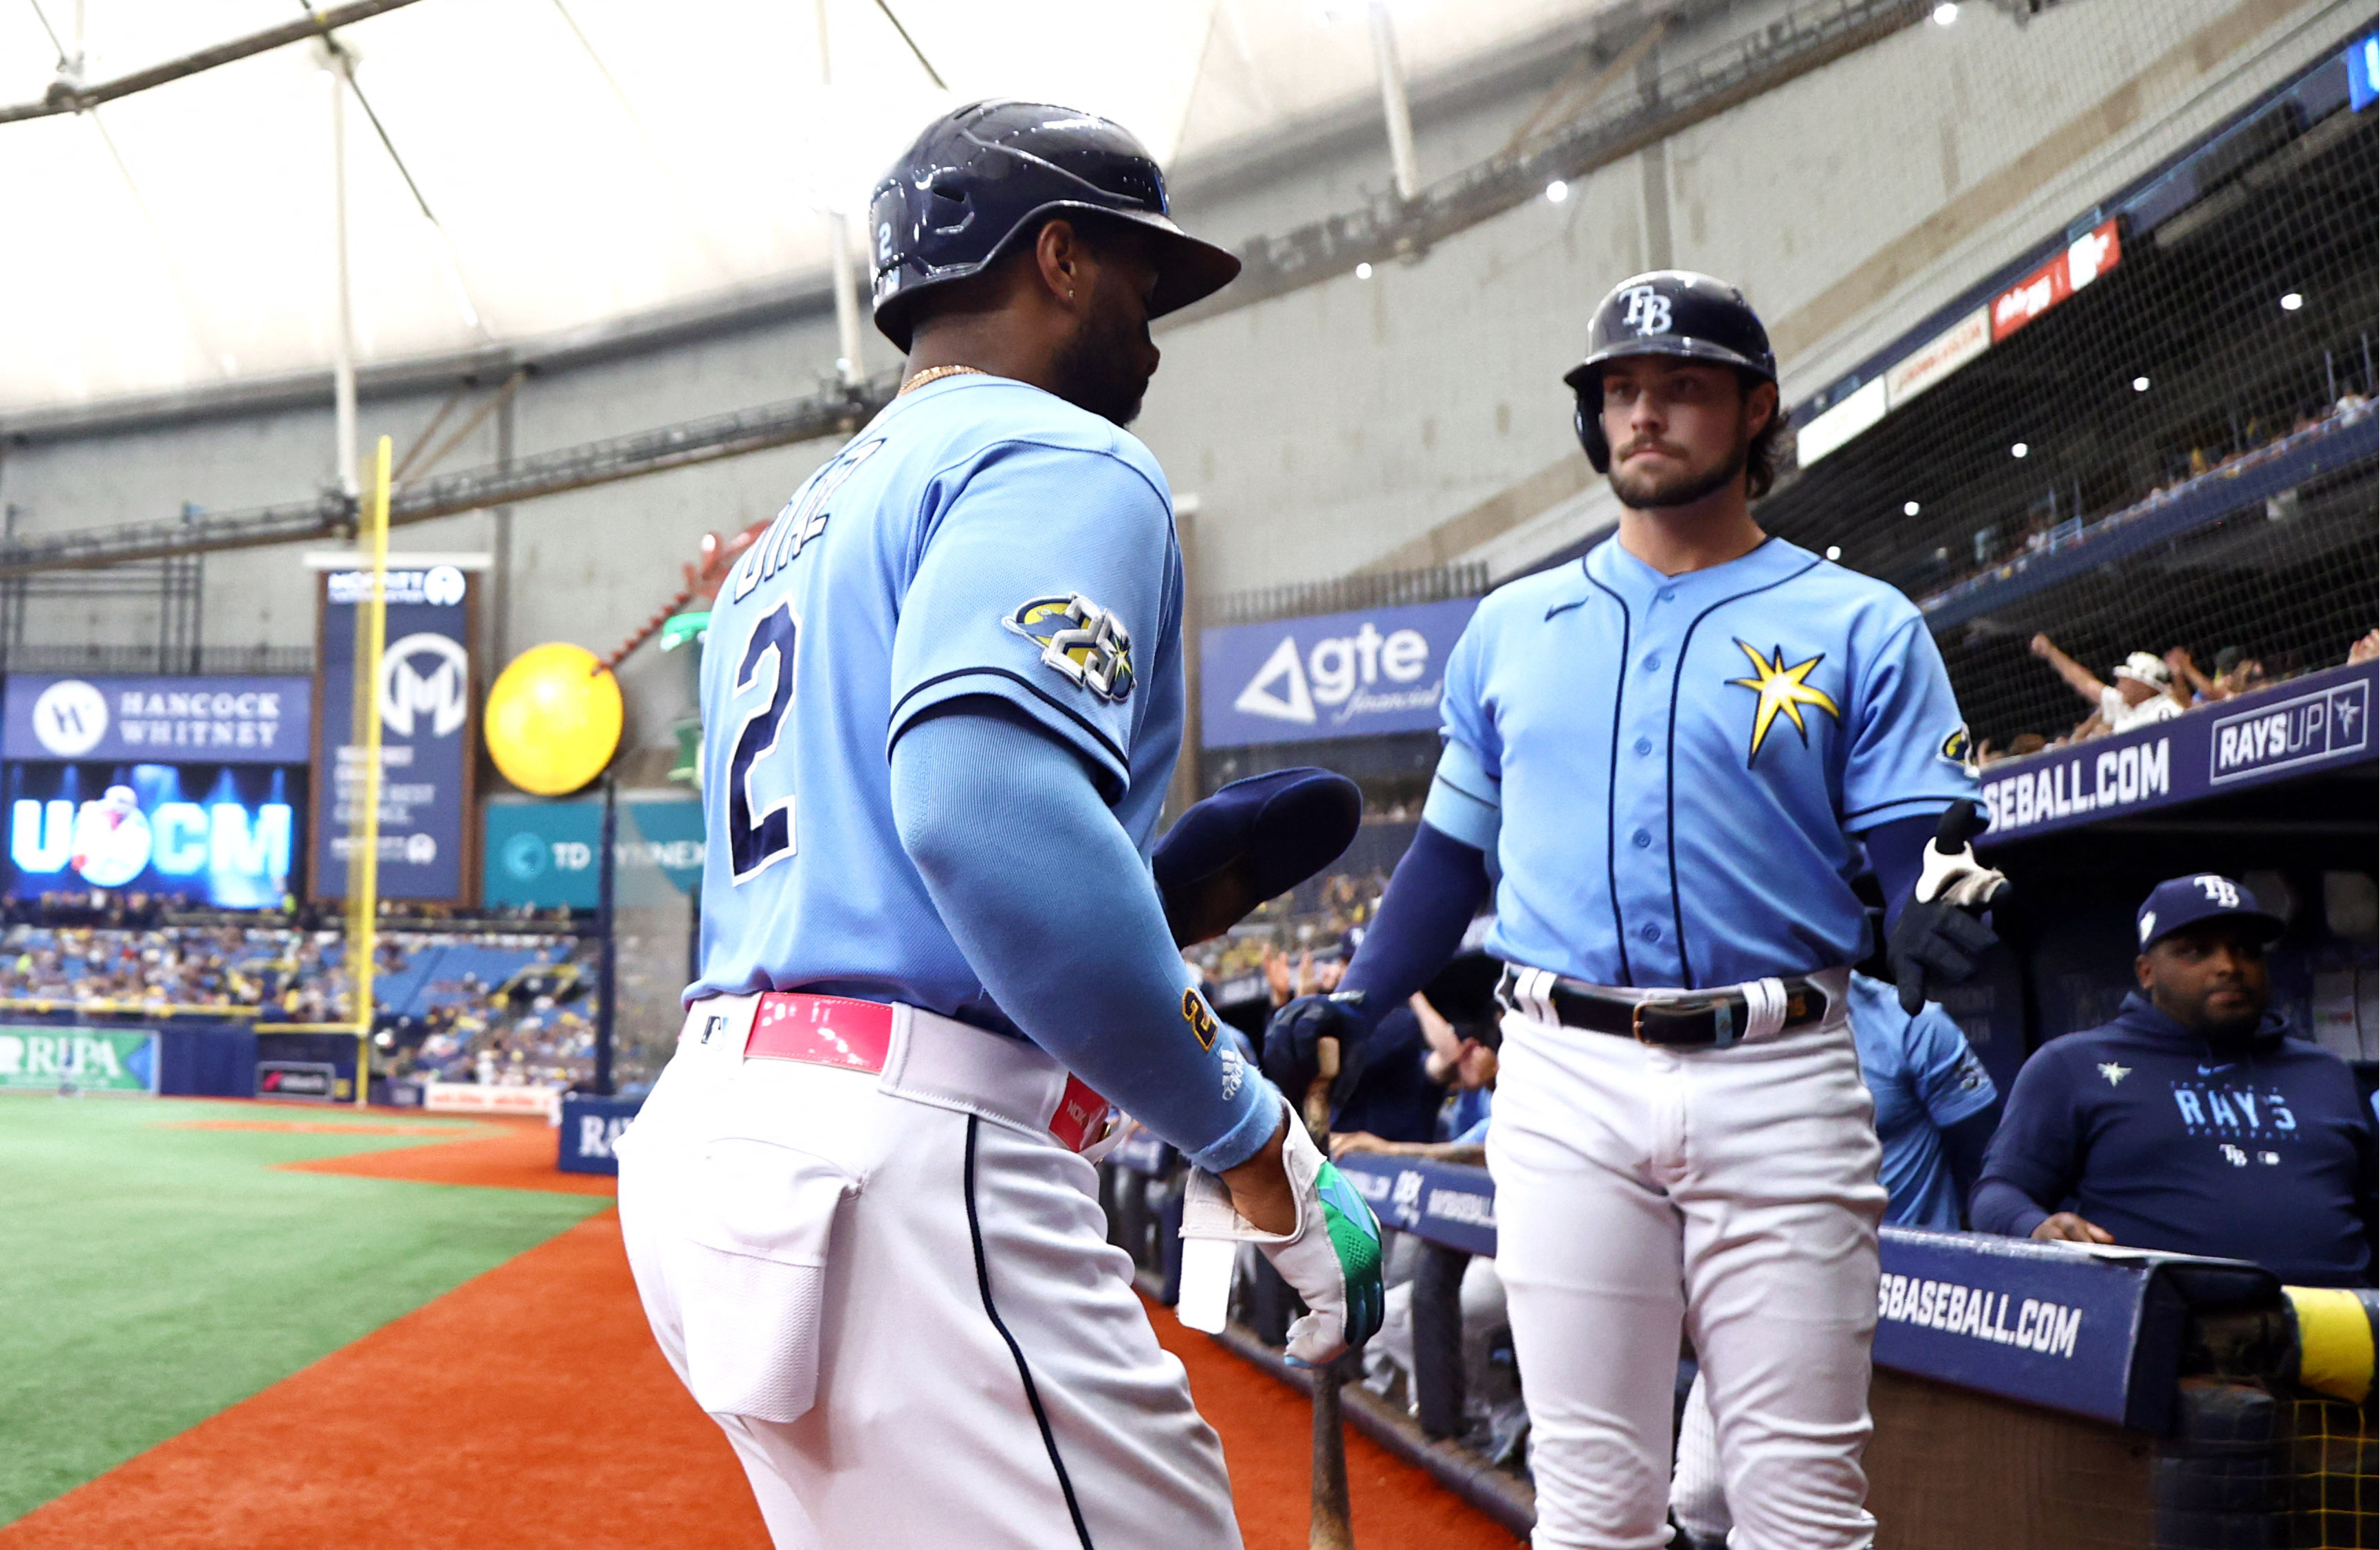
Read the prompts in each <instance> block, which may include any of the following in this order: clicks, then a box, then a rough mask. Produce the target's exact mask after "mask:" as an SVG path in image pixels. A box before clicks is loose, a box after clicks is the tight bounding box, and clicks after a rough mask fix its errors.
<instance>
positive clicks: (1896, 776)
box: [1432, 538, 1976, 987]
mask: <svg viewBox="0 0 2380 1550" xmlns="http://www.w3.org/2000/svg"><path fill="white" fill-rule="evenodd" d="M1443 708H1444V716H1445V735H1446V738H1447V739H1448V744H1449V746H1448V749H1447V751H1446V754H1445V756H1444V758H1443V759H1442V761H1441V763H1440V764H1439V785H1440V787H1449V786H1451V787H1456V788H1458V789H1462V788H1463V787H1465V785H1466V783H1468V784H1469V785H1470V786H1471V787H1476V788H1477V789H1476V790H1475V795H1476V797H1478V798H1479V799H1481V801H1482V802H1483V803H1484V804H1485V806H1486V807H1487V808H1488V810H1491V811H1493V810H1497V809H1500V828H1499V829H1498V831H1497V839H1496V841H1495V843H1496V860H1497V861H1498V863H1499V866H1500V876H1499V877H1498V879H1497V884H1496V924H1495V927H1494V929H1493V930H1492V931H1491V932H1489V934H1488V951H1489V952H1490V953H1493V954H1494V955H1496V956H1497V957H1498V958H1503V959H1505V960H1507V961H1508V962H1512V963H1520V964H1525V965H1528V966H1530V967H1533V968H1538V969H1550V970H1554V971H1555V972H1557V973H1560V974H1567V975H1571V976H1573V977H1574V978H1577V979H1581V980H1585V981H1588V982H1593V983H1597V984H1606V985H1640V986H1684V987H1703V986H1710V985H1722V984H1730V983H1736V982H1742V981H1745V980H1754V979H1759V978H1762V977H1764V976H1768V975H1792V974H1801V973H1806V972H1808V971H1809V970H1815V969H1826V968H1832V967H1835V966H1838V965H1841V964H1847V963H1855V962H1857V961H1858V960H1859V959H1860V958H1863V957H1864V956H1865V955H1866V953H1867V951H1868V941H1867V935H1868V932H1867V921H1866V917H1865V914H1864V911H1863V909H1862V908H1861V905H1860V901H1859V898H1858V897H1857V896H1856V895H1854V894H1853V893H1852V886H1851V880H1852V877H1853V876H1855V875H1856V874H1857V873H1858V872H1859V870H1860V852H1859V848H1858V846H1857V845H1856V843H1855V842H1854V840H1853V838H1852V836H1854V835H1856V834H1858V833H1860V832H1862V831H1864V830H1866V829H1870V828H1873V827H1875V826H1876V825H1878V824H1888V823H1890V822H1892V821H1894V820H1895V819H1900V818H1910V817H1919V816H1925V815H1928V814H1932V813H1935V812H1940V811H1941V810H1942V809H1943V808H1945V807H1947V806H1949V803H1950V802H1952V801H1953V800H1955V799H1959V798H1961V797H1973V795H1974V794H1975V787H1976V781H1975V774H1974V771H1973V769H1972V768H1971V767H1970V766H1969V765H1968V763H1966V758H1967V746H1966V744H1967V738H1966V731H1965V728H1964V726H1962V724H1961V721H1960V719H1959V707H1958V704H1957V702H1956V701H1955V700H1954V699H1953V697H1952V695H1951V692H1950V681H1949V677H1948V675H1947V674H1945V672H1944V671H1943V667H1942V659H1941V655H1940V653H1938V652H1937V651H1936V650H1935V647H1934V641H1933V639H1932V637H1930V636H1929V635H1927V634H1926V631H1925V623H1924V621H1923V620H1922V619H1921V618H1920V617H1919V616H1918V612H1917V609H1916V607H1915V605H1914V604H1912V603H1911V602H1910V601H1909V600H1908V599H1907V598H1905V597H1903V596H1902V595H1901V594H1900V592H1896V591H1895V590H1893V589H1892V588H1891V587H1889V586H1888V585H1886V584H1885V583H1884V582H1881V581H1878V580H1874V579H1873V578H1870V577H1866V576H1862V575H1859V574H1857V573H1856V572H1853V571H1849V570H1845V569H1843V568H1841V567H1840V566H1837V565H1832V564H1829V563H1828V562H1827V561H1825V560H1822V559H1820V558H1819V557H1818V556H1817V555H1813V554H1811V553H1810V552H1809V551H1808V550H1806V549H1802V548H1798V547H1796V546H1795V545H1793V544H1791V543H1786V542H1785V541H1784V540H1782V539H1778V538H1771V539H1769V540H1767V542H1766V543H1762V544H1761V545H1760V546H1759V547H1757V548H1755V549H1754V550H1753V551H1752V552H1751V553H1749V554H1747V555H1742V556H1740V557H1738V558H1736V559H1733V560H1730V561H1729V562H1728V563H1726V564H1725V565H1719V566H1713V567H1711V568H1708V569H1706V570H1696V571H1689V572H1687V573H1686V574H1684V575H1681V576H1664V575H1662V574H1661V573H1660V572H1659V571H1658V570H1655V569H1654V568H1652V567H1651V566H1648V565H1646V564H1645V562H1644V561H1642V560H1640V559H1638V558H1636V557H1635V556H1634V555H1631V554H1629V553H1628V551H1627V550H1625V549H1623V548H1621V545H1620V543H1618V541H1617V540H1613V541H1611V542H1608V543H1602V544H1599V545H1597V547H1596V548H1594V549H1593V550H1590V551H1589V552H1588V553H1587V555H1586V556H1585V558H1584V559H1583V560H1581V561H1579V562H1577V563H1574V564H1571V565H1566V566H1562V567H1560V568H1557V569H1554V570H1548V571H1544V572H1541V573H1539V574H1537V575H1535V576H1529V577H1524V578H1523V579H1522V580H1518V581H1514V582H1512V584H1511V585H1509V586H1506V587H1503V588H1500V589H1499V590H1498V591H1496V592H1492V593H1490V594H1489V595H1488V597H1487V599H1486V600H1485V601H1483V602H1482V603H1481V604H1480V605H1479V611H1478V612H1477V613H1476V614H1475V615H1473V616H1472V618H1471V622H1470V624H1469V626H1468V627H1467V628H1465V629H1464V630H1463V638H1462V639H1461V640H1460V641H1456V642H1455V645H1454V649H1453V651H1452V652H1451V653H1448V659H1447V665H1446V690H1445V700H1444V702H1443ZM1432 801H1433V804H1436V803H1437V802H1438V801H1439V797H1438V795H1437V793H1435V792H1434V793H1433V796H1432ZM1433 821H1435V820H1433ZM1440 826H1441V827H1445V826H1446V825H1443V824H1441V825H1440ZM1448 832H1450V833H1456V831H1455V830H1454V829H1451V828H1450V829H1449V831H1448ZM1457 837H1458V838H1460V837H1462V836H1461V835H1460V834H1459V833H1458V834H1457Z"/></svg>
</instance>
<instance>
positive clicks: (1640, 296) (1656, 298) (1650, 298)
mask: <svg viewBox="0 0 2380 1550" xmlns="http://www.w3.org/2000/svg"><path fill="white" fill-rule="evenodd" d="M1626 295H1627V298H1628V311H1626V312H1625V313H1623V314H1622V315H1621V319H1620V325H1621V327H1622V328H1633V329H1634V330H1635V331H1636V333H1637V335H1638V336H1639V337H1642V336H1645V335H1647V334H1667V333H1668V332H1669V331H1670V299H1669V298H1668V297H1666V296H1663V295H1662V294H1661V293H1660V292H1659V291H1658V290H1655V289H1654V288H1653V287H1651V286H1632V287H1629V289H1628V291H1627V292H1626Z"/></svg>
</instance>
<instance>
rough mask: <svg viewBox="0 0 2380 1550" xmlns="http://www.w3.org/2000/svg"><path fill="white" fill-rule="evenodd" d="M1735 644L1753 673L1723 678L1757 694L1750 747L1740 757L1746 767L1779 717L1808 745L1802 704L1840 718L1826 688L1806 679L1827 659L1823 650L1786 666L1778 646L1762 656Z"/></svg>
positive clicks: (1758, 754)
mask: <svg viewBox="0 0 2380 1550" xmlns="http://www.w3.org/2000/svg"><path fill="white" fill-rule="evenodd" d="M1735 644H1736V649H1737V650H1739V651H1741V652H1743V654H1744V655H1746V656H1748V657H1750V658H1751V659H1752V671H1753V675H1754V676H1753V677H1748V678H1730V679H1728V680H1727V681H1728V682H1729V683H1731V684H1736V685H1740V686H1741V687H1743V688H1744V689H1748V690H1752V692H1753V693H1755V694H1756V695H1758V696H1759V697H1760V698H1759V700H1758V702H1756V703H1755V705H1754V706H1753V708H1752V747H1751V749H1750V750H1749V751H1747V752H1746V753H1745V754H1744V756H1743V763H1744V767H1745V768H1746V769H1749V768H1751V766H1752V762H1753V761H1754V760H1755V759H1757V758H1759V757H1760V745H1761V744H1762V743H1764V742H1766V741H1767V740H1768V729H1769V728H1770V727H1771V726H1775V725H1776V724H1777V718H1778V717H1779V716H1780V715H1781V716H1783V717H1785V718H1786V719H1787V720H1788V721H1791V723H1792V724H1793V730H1794V731H1796V732H1799V733H1800V734H1801V735H1802V746H1803V747H1804V748H1807V747H1809V746H1810V725H1809V723H1808V722H1806V721H1804V720H1803V718H1802V707H1803V706H1804V705H1808V706H1811V707H1813V708H1815V709H1817V710H1821V711H1824V712H1826V713H1827V714H1828V715H1830V716H1833V717H1834V718H1835V719H1836V720H1837V721H1838V722H1840V721H1841V720H1842V719H1843V713H1842V712H1841V711H1840V710H1838V709H1837V708H1836V707H1835V702H1834V701H1833V699H1832V698H1830V697H1829V696H1828V693H1827V691H1826V690H1822V689H1817V688H1815V687H1813V686H1812V685H1811V684H1810V683H1809V682H1808V681H1807V680H1808V678H1809V677H1810V669H1812V668H1813V667H1815V666H1816V665H1818V664H1820V663H1821V662H1824V661H1826V660H1827V653H1824V652H1820V653H1818V654H1817V655H1815V656H1814V657H1812V658H1810V660H1809V661H1807V662H1797V663H1795V664H1794V665H1791V667H1788V666H1787V665H1785V648H1784V647H1782V646H1776V647H1772V648H1770V654H1769V655H1767V656H1763V655H1761V654H1760V652H1759V650H1758V649H1757V648H1756V647H1753V646H1748V645H1745V644H1744V643H1743V641H1736V643H1735Z"/></svg>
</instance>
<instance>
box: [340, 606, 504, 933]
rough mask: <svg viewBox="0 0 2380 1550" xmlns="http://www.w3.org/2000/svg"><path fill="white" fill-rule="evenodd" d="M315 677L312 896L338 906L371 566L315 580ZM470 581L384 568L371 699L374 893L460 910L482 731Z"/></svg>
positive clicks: (359, 767) (356, 757) (358, 781)
mask: <svg viewBox="0 0 2380 1550" xmlns="http://www.w3.org/2000/svg"><path fill="white" fill-rule="evenodd" d="M370 597H371V573H370V571H368V570H332V571H326V572H324V573H323V576H322V631H321V640H322V645H321V649H320V651H319V652H318V653H317V655H316V661H317V663H318V664H319V666H318V669H317V676H316V680H315V686H316V693H315V696H314V702H315V705H316V706H317V707H318V712H319V714H318V716H317V722H318V725H319V730H318V733H317V735H316V738H315V755H314V815H315V816H314V837H313V847H314V848H313V858H314V865H313V868H312V872H311V874H310V875H311V878H312V884H313V895H314V897H316V898H318V899H326V900H327V899H336V898H343V897H346V890H347V858H348V855H349V853H350V851H351V850H352V849H353V848H354V845H355V840H354V837H353V831H354V830H355V829H356V828H358V827H359V826H360V824H361V817H362V813H361V806H362V801H363V786H364V769H363V750H362V749H361V748H360V747H355V746H351V741H352V737H353V728H354V725H355V718H354V712H353V708H352V707H353V704H354V691H355V663H356V652H357V650H358V635H359V633H360V631H361V628H362V623H363V608H362V606H361V605H362V604H365V603H368V602H369V601H370ZM475 604H476V598H475V595H474V592H473V588H472V583H471V580H470V579H469V577H468V576H467V575H466V574H465V573H464V572H463V571H462V570H461V569H459V568H456V567H455V566H451V565H433V566H429V567H426V568H416V569H407V568H403V561H402V559H398V560H396V561H395V562H393V565H392V568H391V569H390V570H389V572H388V634H387V645H386V649H385V652H384V653H383V656H382V659H381V672H380V682H379V684H378V685H377V686H376V691H377V693H376V697H377V701H378V710H379V714H380V728H381V732H380V735H381V787H380V897H383V898H385V899H422V900H441V901H445V902H456V901H460V900H462V899H463V898H464V897H465V895H466V893H467V892H468V890H469V888H470V887H471V886H472V885H474V884H475V883H477V881H478V879H477V878H476V877H475V876H474V875H473V874H472V871H471V869H469V868H468V867H467V865H466V864H465V863H466V860H467V859H468V857H467V851H468V845H469V841H470V837H471V836H470V830H469V824H468V819H469V814H470V811H471V779H472V772H473V770H474V767H475V766H476V764H477V763H478V761H477V760H476V759H475V758H474V757H473V750H474V749H475V748H476V746H477V744H476V741H475V739H476V738H477V737H478V731H479V716H478V704H479V697H478V693H477V686H476V684H475V682H474V674H473V665H472V660H471V654H472V650H473V641H474V633H473V630H472V619H473V616H474V614H475V613H476V607H475Z"/></svg>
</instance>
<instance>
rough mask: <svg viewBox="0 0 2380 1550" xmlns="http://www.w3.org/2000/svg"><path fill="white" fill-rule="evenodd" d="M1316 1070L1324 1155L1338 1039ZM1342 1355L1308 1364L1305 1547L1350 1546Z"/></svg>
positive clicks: (1318, 1048)
mask: <svg viewBox="0 0 2380 1550" xmlns="http://www.w3.org/2000/svg"><path fill="white" fill-rule="evenodd" d="M1314 1063H1315V1066H1316V1068H1317V1071H1318V1075H1317V1076H1316V1077H1315V1079H1314V1080H1313V1082H1312V1083H1311V1084H1309V1085H1308V1086H1307V1088H1306V1090H1305V1108H1304V1118H1305V1129H1306V1133H1307V1134H1309V1135H1311V1136H1312V1137H1313V1138H1314V1144H1315V1146H1316V1148H1317V1149H1318V1150H1319V1151H1320V1152H1321V1153H1322V1154H1323V1155H1324V1156H1326V1157H1328V1156H1329V1155H1330V1084H1331V1083H1332V1082H1333V1081H1335V1080H1338V1076H1339V1041H1338V1040H1336V1039H1327V1038H1326V1039H1318V1040H1316V1041H1315V1046H1314ZM1347 1360H1348V1359H1347V1358H1346V1357H1341V1358H1340V1359H1339V1360H1338V1361H1331V1362H1328V1363H1326V1364H1325V1365H1323V1366H1320V1367H1317V1368H1315V1369H1314V1497H1313V1513H1312V1517H1311V1519H1310V1520H1309V1523H1308V1526H1307V1529H1306V1535H1305V1544H1306V1550H1354V1546H1355V1527H1354V1521H1353V1519H1351V1517H1350V1516H1349V1513H1348V1507H1347V1433H1346V1427H1345V1422H1344V1421H1343V1419H1342V1415H1341V1413H1340V1407H1339V1385H1340V1384H1341V1383H1342V1381H1344V1379H1345V1376H1346V1373H1345V1371H1344V1364H1345V1363H1346V1361H1347Z"/></svg>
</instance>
